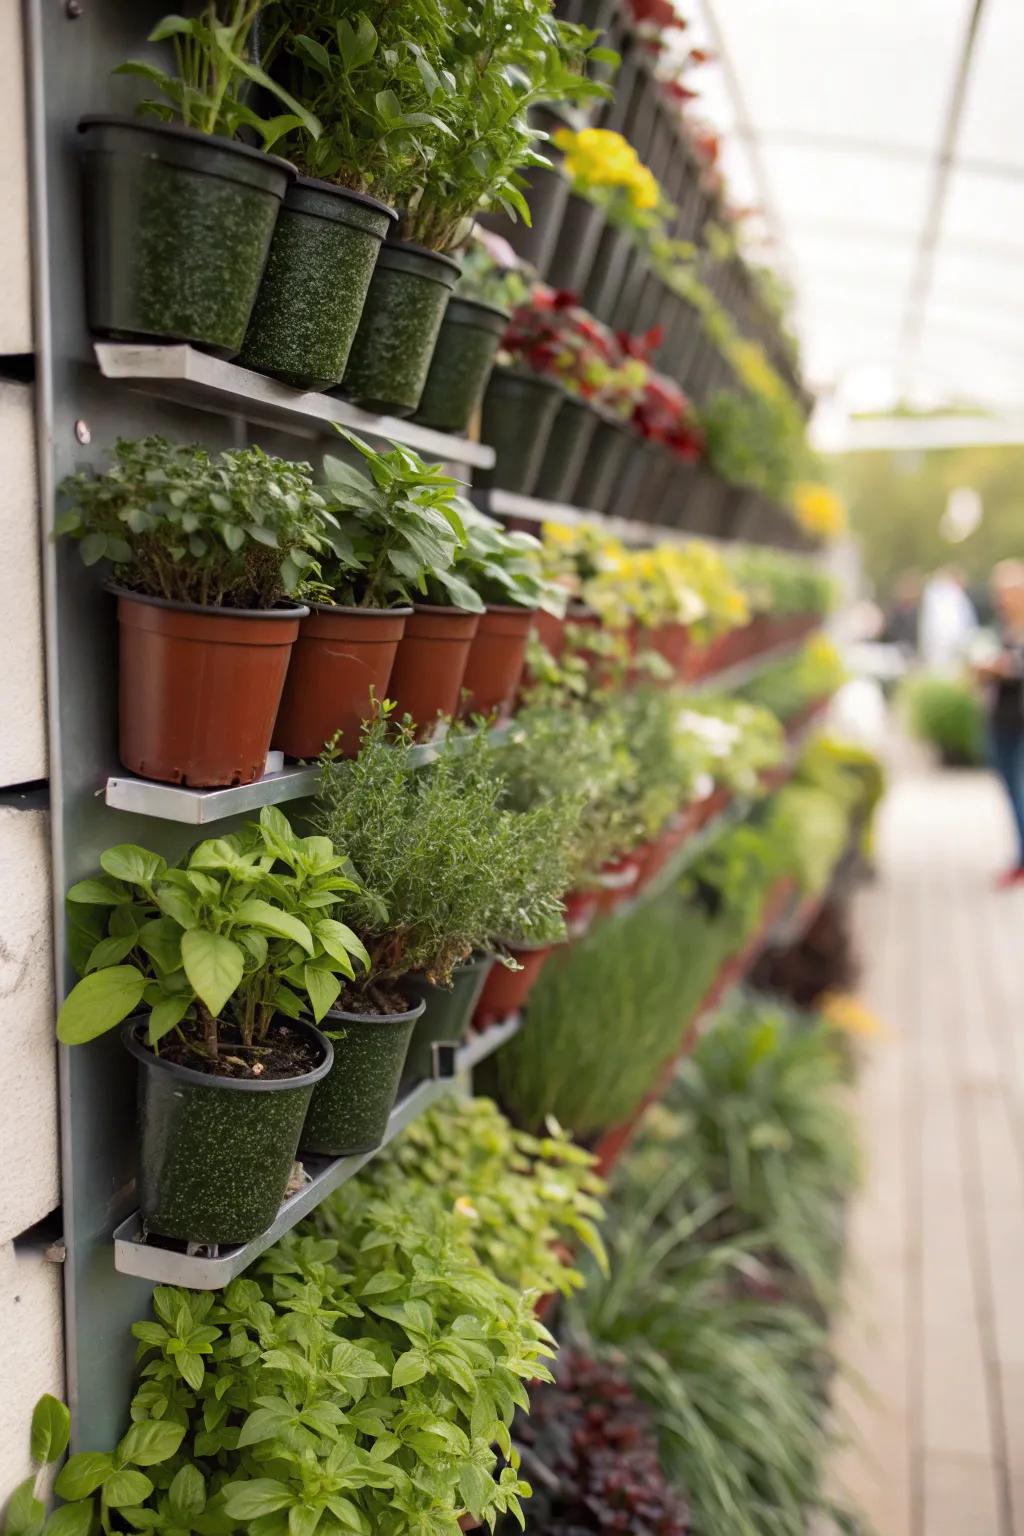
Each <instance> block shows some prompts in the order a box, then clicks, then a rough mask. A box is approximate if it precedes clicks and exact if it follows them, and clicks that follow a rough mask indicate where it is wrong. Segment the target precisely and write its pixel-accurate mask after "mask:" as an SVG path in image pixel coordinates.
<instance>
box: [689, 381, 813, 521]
mask: <svg viewBox="0 0 1024 1536" xmlns="http://www.w3.org/2000/svg"><path fill="white" fill-rule="evenodd" d="M698 418H699V422H700V426H701V428H702V429H703V432H704V437H705V444H706V453H707V459H708V462H709V464H710V465H711V467H712V469H713V470H714V471H715V473H716V474H719V475H721V476H722V478H723V479H725V480H728V481H729V482H730V483H731V484H733V485H743V486H752V487H753V488H754V489H755V490H759V491H763V492H764V493H765V495H767V496H773V497H775V498H776V499H777V500H780V501H785V500H787V499H788V497H789V495H790V493H791V491H792V490H793V487H794V485H795V484H796V482H797V481H798V480H800V479H801V478H802V477H803V476H804V474H805V472H806V471H807V468H808V458H807V446H806V440H805V429H804V421H803V417H802V415H801V414H800V411H799V409H798V407H797V405H796V403H795V402H794V400H793V399H792V397H791V396H790V395H789V394H788V393H787V392H786V391H785V390H783V389H781V388H780V389H778V390H777V391H774V392H761V391H755V390H747V389H732V390H725V391H722V392H720V393H719V394H717V395H714V396H713V397H712V399H711V400H709V401H708V403H707V404H706V405H705V406H704V407H703V408H702V409H701V410H700V411H699V412H698Z"/></svg>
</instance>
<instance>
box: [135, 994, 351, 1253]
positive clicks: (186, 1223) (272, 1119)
mask: <svg viewBox="0 0 1024 1536" xmlns="http://www.w3.org/2000/svg"><path fill="white" fill-rule="evenodd" d="M291 1027H292V1028H293V1029H295V1030H296V1031H298V1032H299V1033H302V1034H306V1035H308V1036H310V1037H312V1039H313V1040H314V1041H315V1043H316V1045H317V1046H318V1047H319V1052H320V1058H321V1059H320V1064H319V1065H318V1066H316V1067H314V1068H313V1069H312V1070H310V1071H309V1072H305V1073H303V1074H302V1075H301V1076H299V1077H284V1078H271V1079H267V1080H264V1079H261V1078H230V1077H215V1076H213V1075H212V1074H210V1073H207V1072H199V1071H196V1070H195V1068H193V1067H183V1066H179V1065H177V1063H175V1062H171V1061H167V1060H166V1059H165V1058H164V1057H162V1056H156V1055H154V1053H153V1052H152V1051H151V1050H149V1049H148V1048H147V1047H146V1046H145V1045H144V1044H143V1043H142V1039H141V1038H140V1035H141V1033H142V1031H143V1030H144V1028H145V1020H144V1019H140V1018H133V1019H129V1020H128V1021H127V1022H126V1023H125V1024H124V1025H122V1028H121V1041H122V1044H123V1045H124V1047H125V1049H126V1050H127V1051H129V1052H130V1053H131V1055H132V1056H134V1057H135V1060H136V1061H137V1062H138V1064H139V1208H140V1210H141V1212H142V1216H143V1219H144V1221H145V1223H146V1226H147V1228H148V1229H149V1230H150V1231H151V1232H159V1233H160V1234H161V1235H162V1236H164V1237H176V1238H178V1239H180V1240H181V1241H182V1242H193V1243H246V1242H249V1241H250V1239H252V1238H254V1237H258V1236H259V1234H260V1233H261V1232H265V1231H266V1230H267V1228H268V1227H269V1226H270V1224H271V1222H272V1221H273V1219H274V1217H275V1216H276V1215H277V1211H278V1207H279V1206H280V1204H281V1201H282V1200H283V1199H284V1195H285V1189H286V1188H287V1185H288V1178H289V1175H290V1174H291V1171H292V1164H293V1163H294V1161H295V1153H296V1151H297V1149H298V1145H299V1133H300V1132H301V1130H302V1126H303V1122H304V1121H305V1118H306V1111H307V1109H308V1108H309V1103H310V1099H311V1097H312V1095H313V1093H314V1091H315V1089H316V1087H317V1085H318V1084H319V1083H320V1082H321V1081H322V1080H323V1079H324V1078H326V1077H327V1075H328V1073H329V1072H330V1071H331V1068H332V1065H333V1062H334V1052H333V1049H332V1047H331V1043H330V1041H329V1040H326V1039H325V1038H324V1036H323V1035H322V1034H321V1033H320V1031H319V1030H318V1029H315V1028H314V1027H313V1025H312V1024H308V1023H306V1022H304V1021H301V1020H296V1021H295V1022H294V1023H293V1024H292V1025H291Z"/></svg>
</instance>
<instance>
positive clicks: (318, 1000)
mask: <svg viewBox="0 0 1024 1536" xmlns="http://www.w3.org/2000/svg"><path fill="white" fill-rule="evenodd" d="M347 974H348V975H349V976H351V974H352V968H351V966H349V969H348V972H347ZM305 981H306V991H307V992H308V993H309V1001H310V1006H311V1007H312V1009H313V1019H314V1021H315V1022H316V1023H317V1024H319V1023H320V1020H321V1019H322V1018H323V1016H324V1014H325V1013H327V1011H328V1010H329V1009H331V1008H333V1007H334V1004H335V1003H336V1002H337V1001H338V996H339V994H340V992H341V982H340V981H339V980H338V978H337V976H332V975H331V973H330V971H318V970H317V968H316V966H314V965H307V966H306V969H305Z"/></svg>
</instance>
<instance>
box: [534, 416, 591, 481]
mask: <svg viewBox="0 0 1024 1536" xmlns="http://www.w3.org/2000/svg"><path fill="white" fill-rule="evenodd" d="M599 420H600V417H599V416H598V414H597V412H596V411H595V410H594V408H593V406H591V405H588V404H587V402H586V400H581V399H580V398H579V396H578V395H566V397H565V399H564V400H563V401H562V403H561V405H560V406H559V408H558V415H557V416H556V417H555V421H554V425H553V426H552V428H551V435H550V437H549V438H548V445H547V448H546V449H545V450H544V458H543V460H542V461H541V466H540V473H539V474H538V476H537V480H536V484H535V485H534V488H533V494H534V495H535V496H539V497H540V498H541V500H542V501H566V502H568V501H571V500H572V493H573V489H574V487H575V485H576V481H577V480H578V479H579V476H580V471H581V469H582V468H583V465H584V462H585V461H586V457H587V453H588V451H589V449H590V443H591V440H592V438H593V436H594V429H595V428H596V426H597V423H598V421H599Z"/></svg>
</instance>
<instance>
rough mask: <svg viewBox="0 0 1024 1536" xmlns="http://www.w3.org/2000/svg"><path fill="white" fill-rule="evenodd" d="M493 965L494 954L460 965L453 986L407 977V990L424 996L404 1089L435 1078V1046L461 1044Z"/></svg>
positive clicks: (414, 994)
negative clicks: (438, 985) (435, 984)
mask: <svg viewBox="0 0 1024 1536" xmlns="http://www.w3.org/2000/svg"><path fill="white" fill-rule="evenodd" d="M493 964H494V956H493V955H481V956H479V958H478V959H476V960H470V961H468V962H467V963H466V964H465V965H457V966H456V967H455V969H454V971H453V972H452V984H451V986H450V987H435V986H434V984H433V983H432V982H429V981H427V979H426V978H425V977H424V976H407V977H406V978H405V981H404V983H403V985H404V986H405V988H406V990H407V991H408V992H409V993H410V995H411V996H413V997H418V998H420V999H422V1002H423V1005H424V1009H423V1013H422V1014H421V1015H420V1017H419V1018H418V1019H417V1021H416V1027H415V1029H414V1030H413V1034H412V1043H411V1045H410V1046H409V1054H408V1056H407V1057H406V1059H405V1070H404V1071H403V1073H402V1087H403V1089H406V1088H412V1087H414V1086H415V1084H416V1083H419V1082H422V1081H423V1079H424V1078H427V1077H433V1075H434V1046H435V1045H458V1044H459V1043H460V1042H461V1041H462V1040H463V1039H464V1038H465V1035H466V1033H467V1031H468V1029H469V1022H470V1020H471V1019H472V1017H473V1011H474V1009H475V1008H476V1005H477V1003H478V1002H479V1001H480V993H481V992H482V991H483V989H484V983H485V982H486V980H487V975H488V972H489V971H490V969H491V966H492V965H493Z"/></svg>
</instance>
